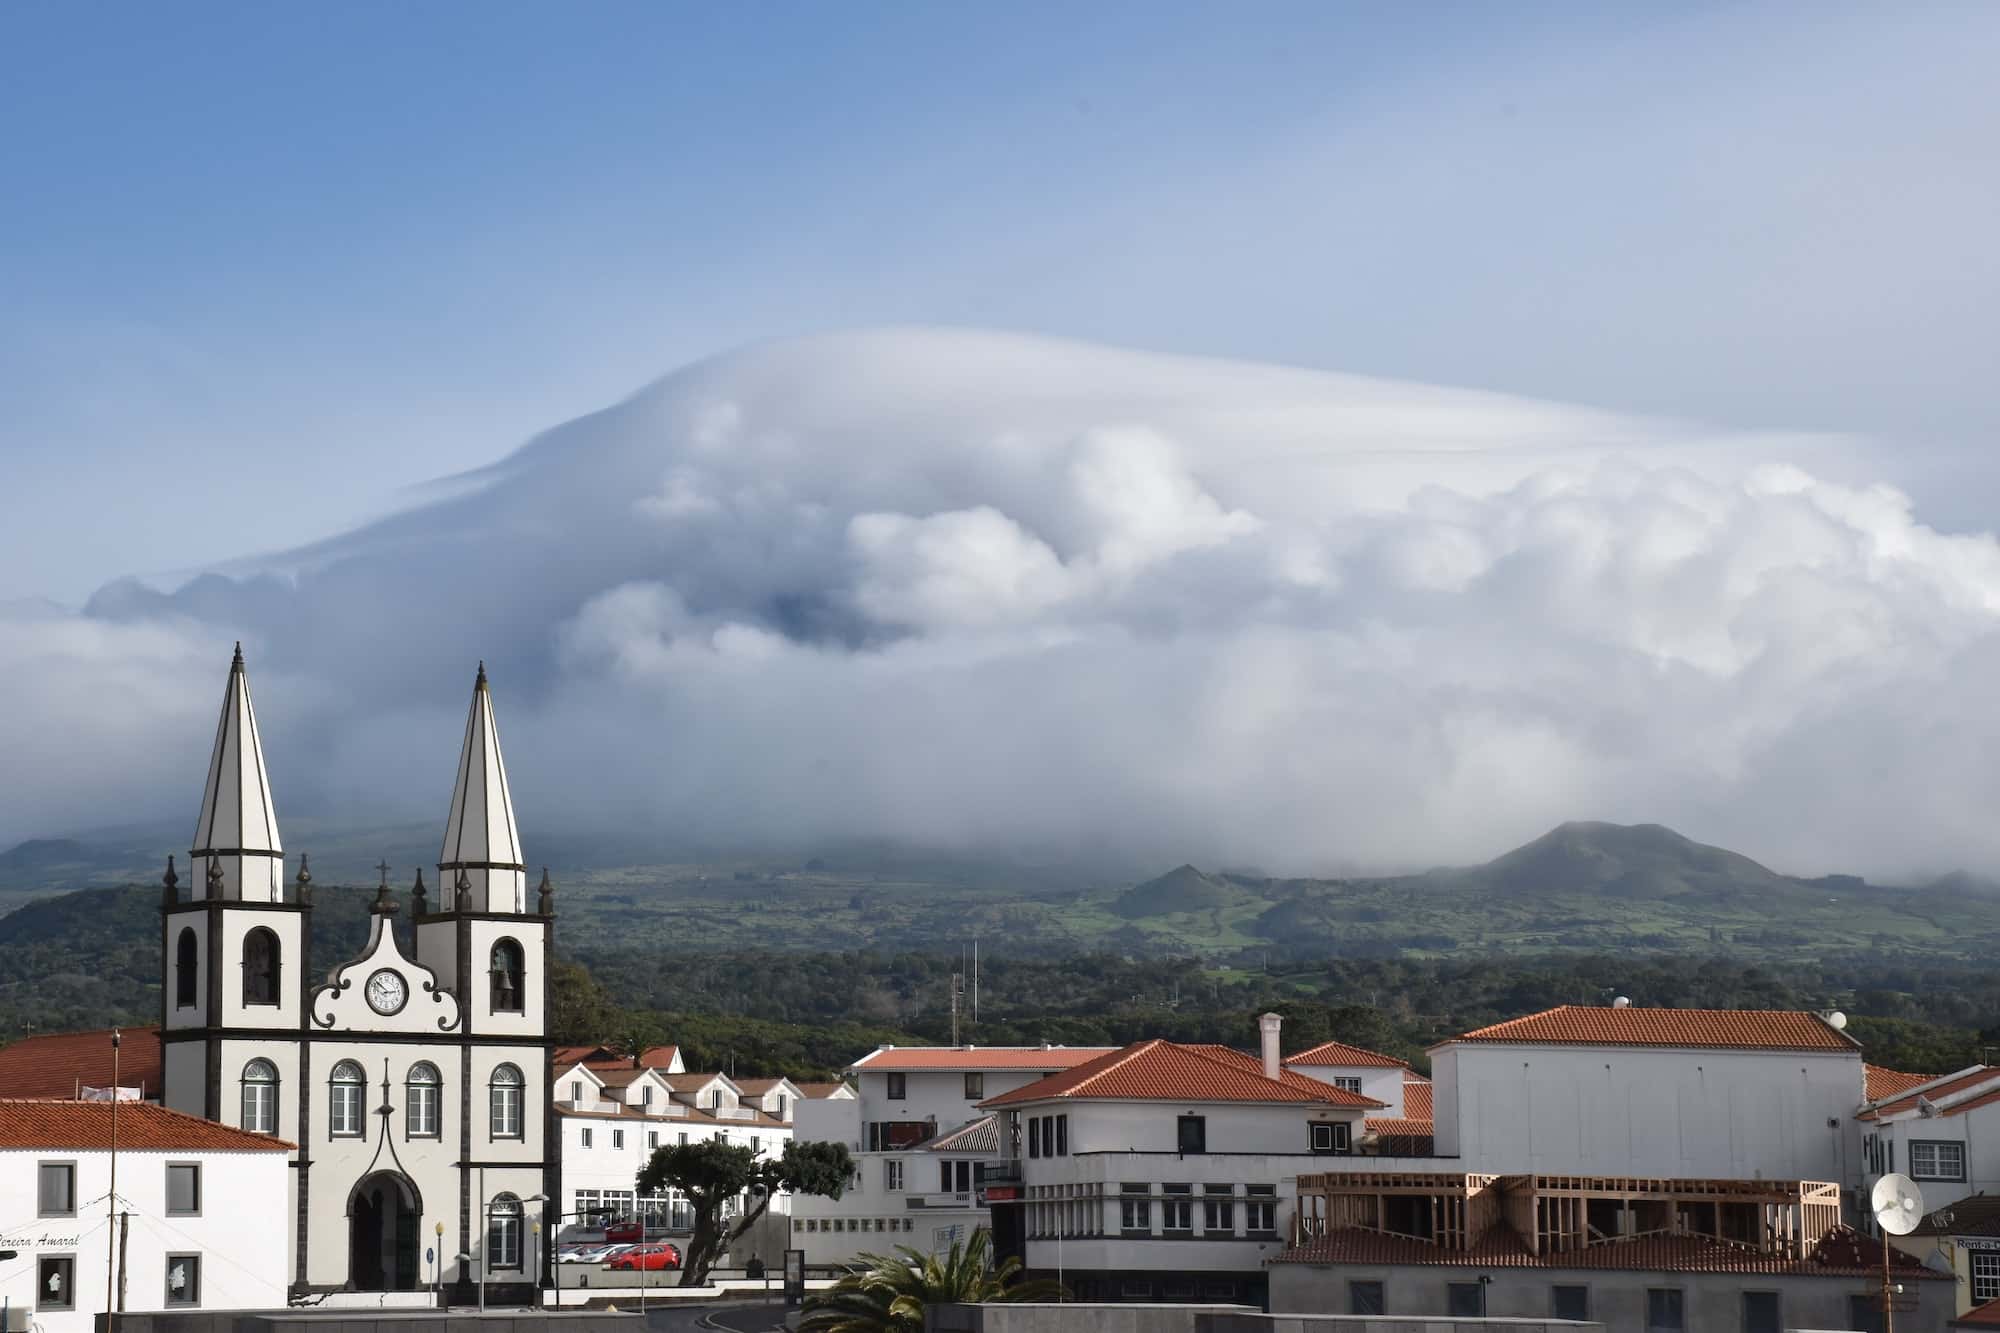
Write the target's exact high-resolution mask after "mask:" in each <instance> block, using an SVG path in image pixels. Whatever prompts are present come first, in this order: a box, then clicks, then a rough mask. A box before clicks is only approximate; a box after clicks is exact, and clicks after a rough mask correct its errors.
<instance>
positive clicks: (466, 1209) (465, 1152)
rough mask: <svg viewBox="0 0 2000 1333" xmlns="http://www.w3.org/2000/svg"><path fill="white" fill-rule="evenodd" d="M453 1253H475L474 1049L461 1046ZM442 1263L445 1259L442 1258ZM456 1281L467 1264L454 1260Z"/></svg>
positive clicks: (463, 1279) (463, 1277)
mask: <svg viewBox="0 0 2000 1333" xmlns="http://www.w3.org/2000/svg"><path fill="white" fill-rule="evenodd" d="M452 1253H454V1254H471V1253H472V1047H471V1046H469V1045H466V1046H461V1047H459V1054H458V1248H457V1249H456V1250H454V1251H452ZM439 1259H440V1261H442V1259H443V1256H442V1255H440V1256H439ZM453 1267H454V1268H456V1269H457V1280H458V1282H459V1283H460V1284H461V1285H463V1284H464V1283H465V1282H466V1281H467V1280H468V1278H467V1274H466V1271H465V1265H464V1264H461V1263H458V1262H457V1261H456V1260H454V1261H453Z"/></svg>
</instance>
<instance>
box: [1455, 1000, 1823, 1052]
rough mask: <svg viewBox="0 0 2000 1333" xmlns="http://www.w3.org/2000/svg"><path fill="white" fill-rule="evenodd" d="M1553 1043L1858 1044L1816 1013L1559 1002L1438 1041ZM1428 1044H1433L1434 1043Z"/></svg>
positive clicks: (1772, 1047)
mask: <svg viewBox="0 0 2000 1333" xmlns="http://www.w3.org/2000/svg"><path fill="white" fill-rule="evenodd" d="M1454 1042H1522V1043H1531V1044H1534V1045H1543V1046H1547V1045H1557V1046H1692V1047H1703V1048H1710V1049H1722V1050H1746V1051H1839V1052H1848V1051H1857V1050H1859V1049H1860V1046H1861V1044H1860V1043H1859V1042H1857V1041H1855V1040H1854V1038H1852V1037H1850V1036H1848V1035H1847V1034H1846V1033H1844V1032H1842V1031H1841V1030H1840V1029H1838V1028H1836V1027H1834V1026H1833V1025H1832V1024H1831V1023H1829V1022H1827V1021H1826V1020H1825V1019H1823V1018H1821V1017H1820V1016H1819V1015H1818V1014H1810V1013H1801V1012H1797V1011H1793V1010H1784V1009H1641V1008H1638V1007H1631V1008H1625V1009H1615V1008H1608V1007H1600V1006H1595V1005H1581V1004H1564V1005H1558V1006H1557V1007H1555V1008H1554V1009H1545V1010H1543V1011H1542V1012H1541V1013H1539V1014H1529V1015H1528V1016H1527V1017H1525V1018H1514V1019H1509V1020H1508V1021H1507V1022H1505V1023H1495V1024H1494V1025H1493V1026H1491V1027H1483V1028H1479V1029H1477V1030H1476V1031H1472V1032H1468V1033H1466V1034H1464V1035H1463V1036H1460V1037H1453V1038H1451V1039H1450V1040H1448V1041H1443V1042H1440V1043H1438V1046H1449V1045H1451V1044H1453V1043H1454ZM1431 1049H1433V1050H1436V1049H1437V1047H1432V1048H1431Z"/></svg>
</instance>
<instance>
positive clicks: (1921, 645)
mask: <svg viewBox="0 0 2000 1333" xmlns="http://www.w3.org/2000/svg"><path fill="white" fill-rule="evenodd" d="M905 387H907V388H908V390H909V391H908V392H907V393H906V392H904V391H903V390H904V389H905ZM718 404H724V405H726V408H725V407H719V406H717V405H718ZM1855 456H1856V454H1855V451H1854V450H1853V449H1852V448H1851V447H1843V449H1842V450H1840V451H1838V452H1837V453H1836V452H1830V451H1828V450H1827V449H1826V448H1825V447H1824V442H1822V441H1816V440H1813V439H1811V438H1808V437H1799V436H1784V435H1743V436H1732V435H1728V434H1726V433H1719V432H1713V431H1707V430H1703V429H1700V428H1695V427H1688V426H1672V425H1666V424H1662V423H1656V422H1647V421H1637V420H1628V419H1621V418H1614V417H1607V416H1605V415H1604V414H1602V413H1594V412H1584V411H1577V410H1572V409H1567V408H1563V407H1559V406H1554V405H1549V404H1542V403H1524V402H1519V401H1516V400H1510V399H1505V398H1499V397H1495V396H1491V395H1482V394H1466V393H1457V392H1454V391H1449V390H1439V389H1426V388H1421V387H1416V386H1409V385H1395V384H1384V383H1379V382H1372V381H1365V380H1356V379H1352V378H1349V377H1343V376H1332V375H1315V374H1309V373H1305V372H1296V371H1284V370H1277V369H1273V368H1268V367H1255V366H1237V365H1229V364H1224V363H1216V362H1202V361H1191V360H1183V359H1175V358H1165V357H1153V356H1144V355H1139V354H1132V353H1122V352H1114V351H1110V350H1106V349H1100V348H1091V347H1086V346H1080V345H1074V344H1066V343H1055V342H1046V341H1039V340H1032V339H1021V338H1006V337H1000V336H996V335H979V334H969V333H947V332H936V331H928V332H920V333H899V332H888V333H876V334H858V335H847V336H838V337H829V338H823V339H812V340H805V341H801V342H797V343H789V344H780V345H776V346H770V347H763V348H755V349H751V350H749V351H746V352H744V353H741V354H737V355H734V356H730V357H725V358H720V359H718V360H716V361H714V362H710V363H705V364H703V365H700V366H697V367H694V368H692V369H690V370H688V371H686V372H683V373H682V374H679V375H676V376H673V377H670V378H668V379H667V380H664V381H662V382H661V383H659V384H658V385H656V386H654V387H653V388H651V389H649V390H647V391H646V392H644V393H642V394H640V395H638V396H637V397H635V398H634V399H632V400H631V401H629V402H627V403H625V404H622V405H621V406H619V407H617V408H614V409H612V410H610V411H608V412H605V413H600V414H597V415H596V416H593V417H590V418H586V419H584V420H582V421H579V422H576V423H571V424H570V425H569V426H565V427H562V428H560V429H559V430H557V431H553V432H550V433H549V434H548V435H547V436H545V437H543V438H542V439H540V440H538V441H537V442H536V443H535V444H534V445H532V446H530V447H529V448H528V449H526V450H523V451H522V452H521V453H520V454H519V455H517V456H516V457H515V458H513V459H511V460H509V461H508V462H506V463H505V464H503V465H501V466H499V467H498V468H496V469H495V470H494V471H493V473H492V475H491V478H490V479H489V481H488V482H487V483H486V486H485V488H484V489H483V490H480V491H477V492H475V493H472V494H461V495H455V496H453V497H452V498H449V499H446V500H443V501H440V502H439V503H437V504H436V505H433V506H430V507H428V508H426V509H424V510H420V511H417V512H415V513H413V514H409V515H404V516H401V517H399V518H397V519H392V520H389V521H387V522H385V523H383V524H380V525H376V526H374V527H371V528H367V529H363V530H361V531H359V532H357V533H355V534H353V535H352V536H351V537H349V538H346V539H343V540H342V541H340V542H337V543H334V544H332V545H331V546H330V547H328V548H325V549H322V550H318V551H314V552H311V553H308V554H306V555H299V554H296V553H295V554H294V555H293V556H289V557H282V558H280V560H279V561H278V563H282V564H283V565H284V566H285V567H286V568H288V569H289V568H295V569H297V570H298V574H297V577H296V581H295V582H294V583H291V584H285V585H271V584H254V585H243V586H242V587H241V589H240V595H239V596H237V597H236V599H235V600H234V601H232V600H231V599H230V597H229V596H228V595H227V589H228V588H229V587H230V586H231V585H226V584H221V585H218V584H217V583H216V582H214V581H209V582H207V583H205V584H204V585H202V586H201V587H199V588H191V589H190V590H189V591H188V592H187V593H185V594H182V595H179V596H177V597H174V598H169V599H155V600H152V601H148V600H146V599H144V598H143V597H139V596H137V595H136V594H132V593H130V592H129V591H124V592H121V593H120V594H119V595H118V596H109V595H107V596H106V597H104V598H102V599H100V611H101V612H102V614H104V615H110V614H112V613H113V610H114V608H115V609H116V613H117V614H118V615H119V616H120V617H122V619H121V620H120V621H119V623H115V624H114V623H109V622H107V621H105V620H102V619H77V620H73V621H64V622H58V625H57V628H56V629H55V630H54V631H50V630H48V629H46V628H39V627H32V626H31V627H29V628H27V629H25V630H20V631H19V632H17V633H16V634H14V635H11V636H10V640H9V643H10V647H9V648H8V649H7V650H4V651H7V652H11V653H12V654H13V656H11V657H6V658H0V666H5V667H7V668H8V669H9V673H10V675H12V676H13V677H15V678H17V679H22V678H25V680H26V681H27V684H26V687H25V688H26V689H27V690H28V691H29V693H30V697H31V699H32V701H33V705H34V706H33V707H32V708H31V709H28V710H24V711H17V712H14V713H12V714H10V720H9V721H8V723H7V724H6V725H7V726H8V727H9V728H11V732H10V733H9V734H6V735H0V740H4V741H7V742H9V743H10V744H11V745H12V746H17V747H24V748H25V749H26V750H27V751H28V752H31V753H35V754H38V755H43V756H60V755H62V754H63V752H64V749H63V743H62V742H61V741H60V740H59V739H58V737H59V734H60V733H61V732H64V731H69V732H80V733H82V734H84V735H85V736H86V737H87V738H88V740H87V743H84V744H81V745H78V746H75V747H74V748H73V749H72V750H71V751H70V753H71V756H72V757H71V758H70V759H68V760H65V761H63V762H66V763H68V764H69V765H70V766H71V767H72V768H73V769H75V770H76V771H77V772H78V773H80V774H83V776H79V777H78V778H77V779H76V781H75V782H74V783H73V784H70V785H68V786H63V785H61V784H58V785H57V787H56V788H54V789H52V790H51V791H50V792H48V793H46V794H38V796H37V797H36V799H35V800H34V801H32V802H29V803H27V804H24V805H22V806H20V807H18V809H17V810H16V811H10V812H9V817H10V820H11V822H12V823H13V825H14V826H15V827H13V828H11V829H10V831H11V832H14V833H18V834H28V833H33V832H39V831H44V828H45V826H47V825H48V824H51V823H62V824H66V825H71V826H74V825H78V824H87V823H92V822H103V821H102V820H101V819H98V818H94V817H93V815H94V810H95V807H96V806H97V805H99V804H101V803H102V801H103V800H105V799H109V800H111V801H112V802H113V803H114V804H118V803H123V804H125V805H128V806H131V807H133V808H138V807H141V806H144V805H146V804H147V803H148V802H155V803H157V801H158V796H157V794H156V793H157V792H159V791H162V790H163V791H165V792H166V793H167V794H168V795H169V796H171V797H172V798H173V800H172V801H171V802H169V804H172V805H176V806H178V805H188V804H190V802H191V800H192V797H191V796H190V795H188V793H190V792H192V790H193V789H194V786H195V784H197V783H198V782H199V778H200V773H199V769H200V767H201V765H202V763H203V762H204V761H205V758H206V748H205V742H204V741H202V740H201V739H200V738H199V737H198V735H196V734H194V733H197V732H198V731H199V730H200V727H199V725H197V724H196V723H195V722H193V721H190V720H189V719H192V718H199V717H200V715H201V714H202V713H203V712H204V711H205V709H206V707H207V706H208V705H207V704H206V703H205V701H206V700H207V698H208V696H209V695H212V694H214V693H215V692H216V691H217V690H219V688H220V681H221V670H222V666H223V663H224V661H226V656H225V655H224V653H225V651H226V650H225V649H223V648H220V647H217V645H218V644H226V634H233V633H235V632H236V631H237V630H238V628H240V627H247V628H248V630H249V631H250V632H251V633H252V634H253V635H254V636H255V639H256V641H257V644H258V651H259V653H260V654H261V655H262V657H266V658H268V660H269V662H270V665H271V670H270V672H269V673H266V674H268V675H271V676H274V677H275V678H276V679H277V680H279V681H281V682H283V684H282V690H283V694H282V703H283V705H284V711H282V712H281V711H280V709H279V707H278V706H277V704H274V703H273V702H272V701H269V700H267V699H266V698H265V697H264V694H263V688H264V687H263V677H262V676H260V678H259V688H260V696H259V704H260V716H261V717H262V718H263V719H264V721H265V727H266V735H267V743H270V746H269V748H271V750H272V754H271V756H270V758H271V764H272V768H273V771H274V774H275V775H276V777H275V781H276V782H277V784H278V789H279V795H280V800H281V802H290V803H292V804H291V808H292V809H299V810H314V811H316V810H319V809H322V808H326V807H328V806H331V805H333V804H336V803H337V802H338V801H339V800H340V799H344V798H347V797H352V796H353V795H354V794H355V793H356V792H363V793H365V794H366V795H367V796H368V797H369V798H370V799H377V800H381V799H388V798H391V797H394V798H395V799H398V800H406V801H408V802H410V803H412V808H413V812H414V813H418V814H421V813H423V812H424V811H425V810H427V809H428V808H429V806H428V805H426V804H425V802H427V801H428V802H430V803H431V804H436V803H438V802H441V801H442V795H441V794H440V793H435V792H432V791H431V788H432V787H434V786H436V785H438V782H439V781H442V779H437V778H436V774H435V773H433V772H432V770H433V769H436V770H439V771H442V770H443V769H444V768H446V767H448V765H449V762H450V755H449V754H448V753H442V752H444V751H448V750H449V749H450V748H451V747H452V746H454V745H455V744H456V730H455V727H454V725H453V724H452V722H451V716H452V714H453V713H455V711H456V710H457V709H458V708H460V707H462V696H463V689H464V686H465V683H466V679H465V678H466V676H467V674H468V672H469V667H470V664H471V662H472V660H473V659H475V658H477V657H480V656H484V657H486V658H487V659H488V660H489V662H490V663H491V664H492V667H493V674H494V680H495V689H496V696H497V698H498V699H499V701H500V707H501V709H502V714H503V723H504V726H505V728H506V731H505V734H506V735H507V737H508V743H509V746H510V755H509V758H510V770H511V772H512V774H513V776H514V779H515V790H516V797H517V800H518V801H519V802H520V803H521V805H522V807H523V818H524V822H526V823H527V824H528V825H529V826H530V827H536V826H539V827H544V828H546V827H550V826H552V825H560V824H561V823H562V822H563V821H574V822H578V823H581V824H584V825H590V824H602V823H605V822H608V821H626V822H631V823H635V824H639V825H641V826H642V827H644V828H646V829H648V830H656V831H661V832H663V833H665V834H668V835H672V834H675V833H679V834H682V835H684V836H688V837H691V838H692V837H707V838H713V837H719V836H741V837H745V838H759V837H785V838H788V839H792V838H798V837H811V836H821V835H842V834H886V835H891V836H899V837H906V838H911V839H915V840H919V841H950V842H975V841H1000V842H1005V843H1009V844H1012V845H1016V846H1030V847H1032V846H1040V845H1047V844H1062V845H1067V846H1099V847H1112V848H1118V849H1122V850H1126V851H1129V852H1132V853H1134V854H1136V855H1138V856H1140V857H1142V858H1144V859H1147V860H1150V861H1154V862H1160V863H1164V862H1166V861H1168V860H1169V859H1171V858H1176V857H1193V858H1196V859H1201V860H1206V861H1210V862H1214V861H1217V860H1230V861H1240V862H1249V861H1254V862H1257V863H1259V864H1263V865H1266V866H1270V867H1273V868H1280V869H1296V870H1305V871H1309V870H1315V869H1318V870H1324V869H1328V868H1331V867H1336V866H1342V865H1356V864H1361V865H1381V864H1412V863H1420V864H1421V863H1436V862H1440V861H1447V860H1462V859H1468V858H1474V857H1481V856H1485V855H1489V854H1492V853H1494V852H1497V851H1499V850H1501V849H1503V848H1504V847H1506V846H1507V845H1509V844H1511V843H1513V842H1515V841H1519V840H1522V839H1525V838H1526V837H1529V836H1532V835H1533V834H1535V833H1537V832H1539V831H1541V829H1542V828H1544V827H1545V826H1547V825H1551V824H1553V823H1555V822H1557V821H1559V820H1562V819H1566V818H1609V819H1618V820H1632V821H1637V820H1660V821H1663V822H1667V823H1670V824H1674V825H1676V826H1678V827H1681V828H1683V829H1684V831H1686V832H1689V833H1691V834H1693V835H1696V836H1700V837H1704V838H1708V839H1710V840H1714V841H1720V842H1724V843H1726V844H1729V845H1732V846H1736V847H1739V848H1741V849H1742V850H1745V851H1747V852H1750V853H1752V854H1755V855H1760V856H1764V857H1767V858H1770V859H1772V860H1775V861H1777V862H1778V863H1780V864H1781V865H1784V866H1785V867H1787V868H1796V869H1799V870H1802V871H1809V870H1815V869H1827V868H1841V869H1860V870H1864V871H1873V872H1876V873H1897V872H1902V871H1907V870H1911V869H1914V868H1917V867H1920V866H1922V867H1930V868H1940V867H1944V866H1948V865H1952V864H1964V865H1967V866H1971V867H1973V868H1991V867H1994V866H1996V865H2000V833H1996V832H1995V830H1994V828H1993V826H1992V822H1991V820H1990V818H1989V814H1988V810H1987V808H1986V807H1987V804H1988V802H1987V801H1986V799H1985V793H1988V792H1990V791H1992V790H1993V789H1994V788H1995V786H1996V778H2000V772H1996V768H2000V762H1996V760H1995V759H1994V758H1993V756H1995V755H2000V724H1996V723H1995V722H1994V721H1992V720H1990V714H1991V711H1992V710H1991V709H1990V705H1989V701H1988V700H1987V698H1986V691H1987V682H1988V681H1989V680H1990V679H1991V674H1992V667H1993V666H1994V664H1995V659H1996V658H2000V637H1996V629H2000V544H1996V542H1995V541H1994V539H1993V538H1992V537H1991V536H1988V535H1983V534H1982V535H1970V536H1951V535H1944V534H1940V533H1938V532H1935V531H1933V530H1931V529H1930V528H1928V527H1926V526H1925V525H1924V524H1923V523H1922V522H1921V521H1920V519H1919V517H1918V516H1917V515H1916V514H1915V513H1914V512H1913V510H1912V507H1911V504H1910V502H1909V501H1908V500H1907V499H1906V498H1905V497H1904V496H1902V495H1901V494H1899V493H1897V492H1896V491H1894V490H1892V489H1889V488H1886V487H1882V486H1879V485H1875V484H1873V483H1872V482H1871V481H1870V480H1869V479H1868V478H1867V477H1866V476H1860V477H1856V476H1853V475H1851V473H1850V470H1849V468H1848V463H1847V461H1846V460H1851V459H1852V458H1853V457H1855ZM1863 456H1865V455H1863ZM1833 457H1838V458H1840V459H1842V460H1843V462H1842V464H1841V466H1840V468H1838V469H1835V471H1837V472H1839V474H1840V475H1828V469H1827V468H1826V467H1824V466H1822V464H1823V462H1824V460H1826V459H1828V458H1833ZM663 479H664V481H663ZM646 497H653V499H652V500H648V499H646ZM167 615H173V616H180V617H182V619H181V620H179V621H176V622H174V623H171V624H170V623H166V622H164V621H162V620H161V619H160V617H162V616H167ZM191 617H198V619H199V624H195V623H194V621H193V620H191V619H189V618H191ZM62 643H69V644H70V645H71V647H70V648H69V649H68V650H67V653H68V655H67V656H63V655H62V653H59V652H58V651H57V647H56V645H59V644H62ZM24 644H25V645H28V646H27V647H26V648H24V647H23V645H24ZM155 659H157V660H159V661H162V662H166V663H169V664H170V667H171V669H170V670H155V671H153V672H152V673H151V676H152V679H153V681H154V682H155V684H154V686H153V687H152V689H153V691H154V693H152V694H141V695H137V696H127V697H126V698H124V699H123V701H122V702H121V703H120V705H119V707H118V708H117V709H116V710H109V711H107V710H103V709H93V708H92V707H91V706H90V704H89V702H88V701H89V700H90V699H92V698H94V697H98V696H99V695H100V694H101V692H102V691H104V690H105V689H107V688H111V687H112V686H113V685H114V684H115V682H117V681H118V680H119V679H121V678H122V676H123V675H125V674H130V673H129V672H127V671H126V668H125V667H124V666H123V665H122V663H124V662H126V661H130V660H147V661H152V660H155ZM197 659H199V660H197ZM211 659H212V660H211ZM156 719H166V721H164V722H161V723H160V724H159V725H160V727H161V728H162V729H160V730H157V731H155V730H152V729H151V728H152V726H153V722H152V720H156ZM135 737H136V738H141V739H140V740H139V745H140V748H143V749H146V750H147V751H149V754H148V760H147V763H145V764H143V765H140V766H137V767H134V766H132V765H131V764H129V763H126V762H121V761H120V760H119V759H118V758H116V757H115V756H118V755H120V754H121V753H122V752H123V751H124V750H127V749H129V748H131V744H132V741H133V739H134V738H135ZM274 737H275V738H276V741H282V745H280V744H278V743H276V742H275V741H274ZM425 737H428V738H429V739H423V738H425ZM419 746H420V747H423V748H426V749H429V750H436V751H439V752H440V753H437V754H415V755H413V754H410V753H408V752H409V751H410V750H411V748H412V747H419ZM168 750H171V751H172V752H173V753H172V755H171V762H168V760H167V759H166V758H162V757H159V756H163V755H165V754H166V751H168ZM152 752H158V754H157V755H156V754H155V753H152ZM406 775H407V776H406ZM434 779H435V780H434ZM406 784H407V785H406ZM444 785H445V786H447V787H448V782H445V783H444ZM291 793H296V795H292V794H291ZM190 808H191V806H190ZM65 815H67V817H65Z"/></svg>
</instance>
